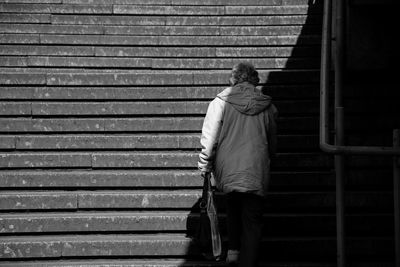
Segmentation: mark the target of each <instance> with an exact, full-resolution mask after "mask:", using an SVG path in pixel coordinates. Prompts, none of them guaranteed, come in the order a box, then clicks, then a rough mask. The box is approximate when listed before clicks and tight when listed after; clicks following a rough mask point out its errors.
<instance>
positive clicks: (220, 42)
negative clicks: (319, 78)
mask: <svg viewBox="0 0 400 267" xmlns="http://www.w3.org/2000/svg"><path fill="white" fill-rule="evenodd" d="M0 37H1V38H0V43H1V44H26V43H32V44H39V43H40V44H63V45H67V44H71V45H93V44H94V43H96V44H99V45H162V46H179V47H182V46H198V47H204V46H207V47H209V46H260V45H262V46H277V45H318V44H320V43H321V37H320V36H318V35H316V36H313V35H307V36H298V35H297V36H296V35H295V36H242V37H240V36H195V37H194V36H133V35H125V36H123V35H122V36H120V35H118V36H105V35H76V34H75V35H60V34H12V33H9V34H0ZM39 37H40V38H39Z"/></svg>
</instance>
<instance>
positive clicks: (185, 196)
mask: <svg viewBox="0 0 400 267" xmlns="http://www.w3.org/2000/svg"><path fill="white" fill-rule="evenodd" d="M200 197H201V190H200V189H197V190H188V189H185V190H123V191H122V190H113V191H111V190H97V191H60V190H58V191H2V194H1V196H0V198H1V199H2V201H1V203H0V209H1V210H53V209H62V210H77V209H164V208H168V209H178V208H179V209H190V208H194V207H196V205H198V200H199V198H200ZM216 201H217V205H218V206H219V208H220V209H223V207H224V206H225V202H224V201H225V200H224V195H223V194H220V193H217V194H216ZM346 205H347V207H348V208H349V209H350V210H351V209H361V210H376V209H379V210H381V211H391V210H392V206H393V200H392V194H391V192H351V193H350V192H349V193H348V194H347V196H346ZM334 206H335V197H334V193H333V192H271V193H269V194H268V195H267V198H266V201H265V207H266V209H267V210H268V211H279V212H292V211H293V210H297V211H299V212H300V211H302V212H304V211H308V212H313V211H315V210H318V209H325V210H326V209H331V208H333V207H334Z"/></svg>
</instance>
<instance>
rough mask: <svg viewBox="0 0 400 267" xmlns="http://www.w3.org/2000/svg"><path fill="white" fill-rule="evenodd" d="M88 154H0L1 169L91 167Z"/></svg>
mask: <svg viewBox="0 0 400 267" xmlns="http://www.w3.org/2000/svg"><path fill="white" fill-rule="evenodd" d="M91 166H92V162H91V155H90V154H88V153H57V152H46V153H0V168H56V167H58V168H62V167H64V168H65V167H81V168H85V167H91Z"/></svg>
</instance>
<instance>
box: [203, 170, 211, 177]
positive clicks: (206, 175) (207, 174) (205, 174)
mask: <svg viewBox="0 0 400 267" xmlns="http://www.w3.org/2000/svg"><path fill="white" fill-rule="evenodd" d="M209 175H210V172H206V171H202V172H201V177H203V178H207V177H209Z"/></svg>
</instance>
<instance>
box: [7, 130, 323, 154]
mask: <svg viewBox="0 0 400 267" xmlns="http://www.w3.org/2000/svg"><path fill="white" fill-rule="evenodd" d="M278 142H279V143H280V144H282V145H280V147H279V151H280V152H282V151H298V150H302V151H304V152H305V151H312V150H314V151H316V150H318V136H316V135H280V136H278ZM12 148H13V149H17V150H31V149H34V150H49V149H54V150H63V149H67V150H93V149H118V150H128V149H171V150H172V149H199V148H201V146H200V134H130V135H97V134H91V135H71V134H68V135H21V136H18V135H15V136H9V135H0V149H12Z"/></svg>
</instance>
